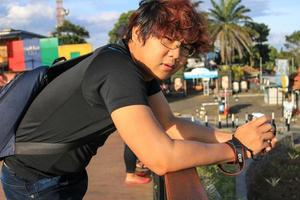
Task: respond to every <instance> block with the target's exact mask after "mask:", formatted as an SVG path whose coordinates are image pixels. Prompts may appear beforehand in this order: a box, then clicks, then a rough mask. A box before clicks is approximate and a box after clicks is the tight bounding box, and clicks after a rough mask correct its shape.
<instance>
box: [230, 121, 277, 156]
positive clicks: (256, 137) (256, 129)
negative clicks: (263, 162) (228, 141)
mask: <svg viewBox="0 0 300 200" xmlns="http://www.w3.org/2000/svg"><path fill="white" fill-rule="evenodd" d="M274 131H275V130H274V127H273V126H272V125H271V123H270V118H268V117H266V116H263V117H260V118H257V119H254V120H252V121H250V122H249V123H247V124H244V125H243V126H240V127H239V128H238V129H237V130H236V132H235V137H236V138H237V139H239V140H240V141H241V143H242V144H243V145H244V146H246V147H247V148H248V149H250V150H252V151H253V154H254V155H256V154H258V153H260V152H262V151H270V150H271V149H272V148H273V147H274V146H275V144H276V142H277V139H276V138H275V135H274ZM247 156H248V157H251V154H250V152H247Z"/></svg>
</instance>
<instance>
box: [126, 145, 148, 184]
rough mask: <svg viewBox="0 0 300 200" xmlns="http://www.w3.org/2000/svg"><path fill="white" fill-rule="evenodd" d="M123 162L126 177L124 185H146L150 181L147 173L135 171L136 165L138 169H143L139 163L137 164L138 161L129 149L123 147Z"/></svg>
mask: <svg viewBox="0 0 300 200" xmlns="http://www.w3.org/2000/svg"><path fill="white" fill-rule="evenodd" d="M124 161H125V168H126V177H125V183H126V184H129V185H131V184H146V183H149V182H150V181H151V178H150V177H147V176H148V175H149V173H148V172H146V171H145V170H144V171H139V172H137V171H136V167H137V165H140V166H139V167H140V168H144V166H143V164H141V163H140V162H138V163H137V161H138V159H137V157H136V155H135V154H134V153H133V152H132V151H131V149H130V148H129V147H128V146H127V145H125V148H124Z"/></svg>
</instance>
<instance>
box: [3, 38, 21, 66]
mask: <svg viewBox="0 0 300 200" xmlns="http://www.w3.org/2000/svg"><path fill="white" fill-rule="evenodd" d="M7 52H8V67H9V70H11V71H16V72H19V71H24V70H25V62H24V61H25V59H24V45H23V41H22V40H16V41H9V42H8V44H7Z"/></svg>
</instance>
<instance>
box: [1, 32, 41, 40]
mask: <svg viewBox="0 0 300 200" xmlns="http://www.w3.org/2000/svg"><path fill="white" fill-rule="evenodd" d="M31 38H46V36H44V35H40V34H37V33H32V32H28V31H24V30H15V29H3V30H1V31H0V42H4V41H7V40H22V39H31Z"/></svg>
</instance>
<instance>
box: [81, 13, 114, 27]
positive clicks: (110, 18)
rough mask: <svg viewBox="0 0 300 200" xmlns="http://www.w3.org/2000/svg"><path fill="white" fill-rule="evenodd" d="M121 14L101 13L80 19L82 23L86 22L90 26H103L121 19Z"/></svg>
mask: <svg viewBox="0 0 300 200" xmlns="http://www.w3.org/2000/svg"><path fill="white" fill-rule="evenodd" d="M119 16H120V13H119V12H101V13H99V14H97V15H91V16H88V17H80V18H79V19H80V20H82V21H86V22H87V23H89V24H101V23H104V22H115V21H117V19H118V18H119Z"/></svg>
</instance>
